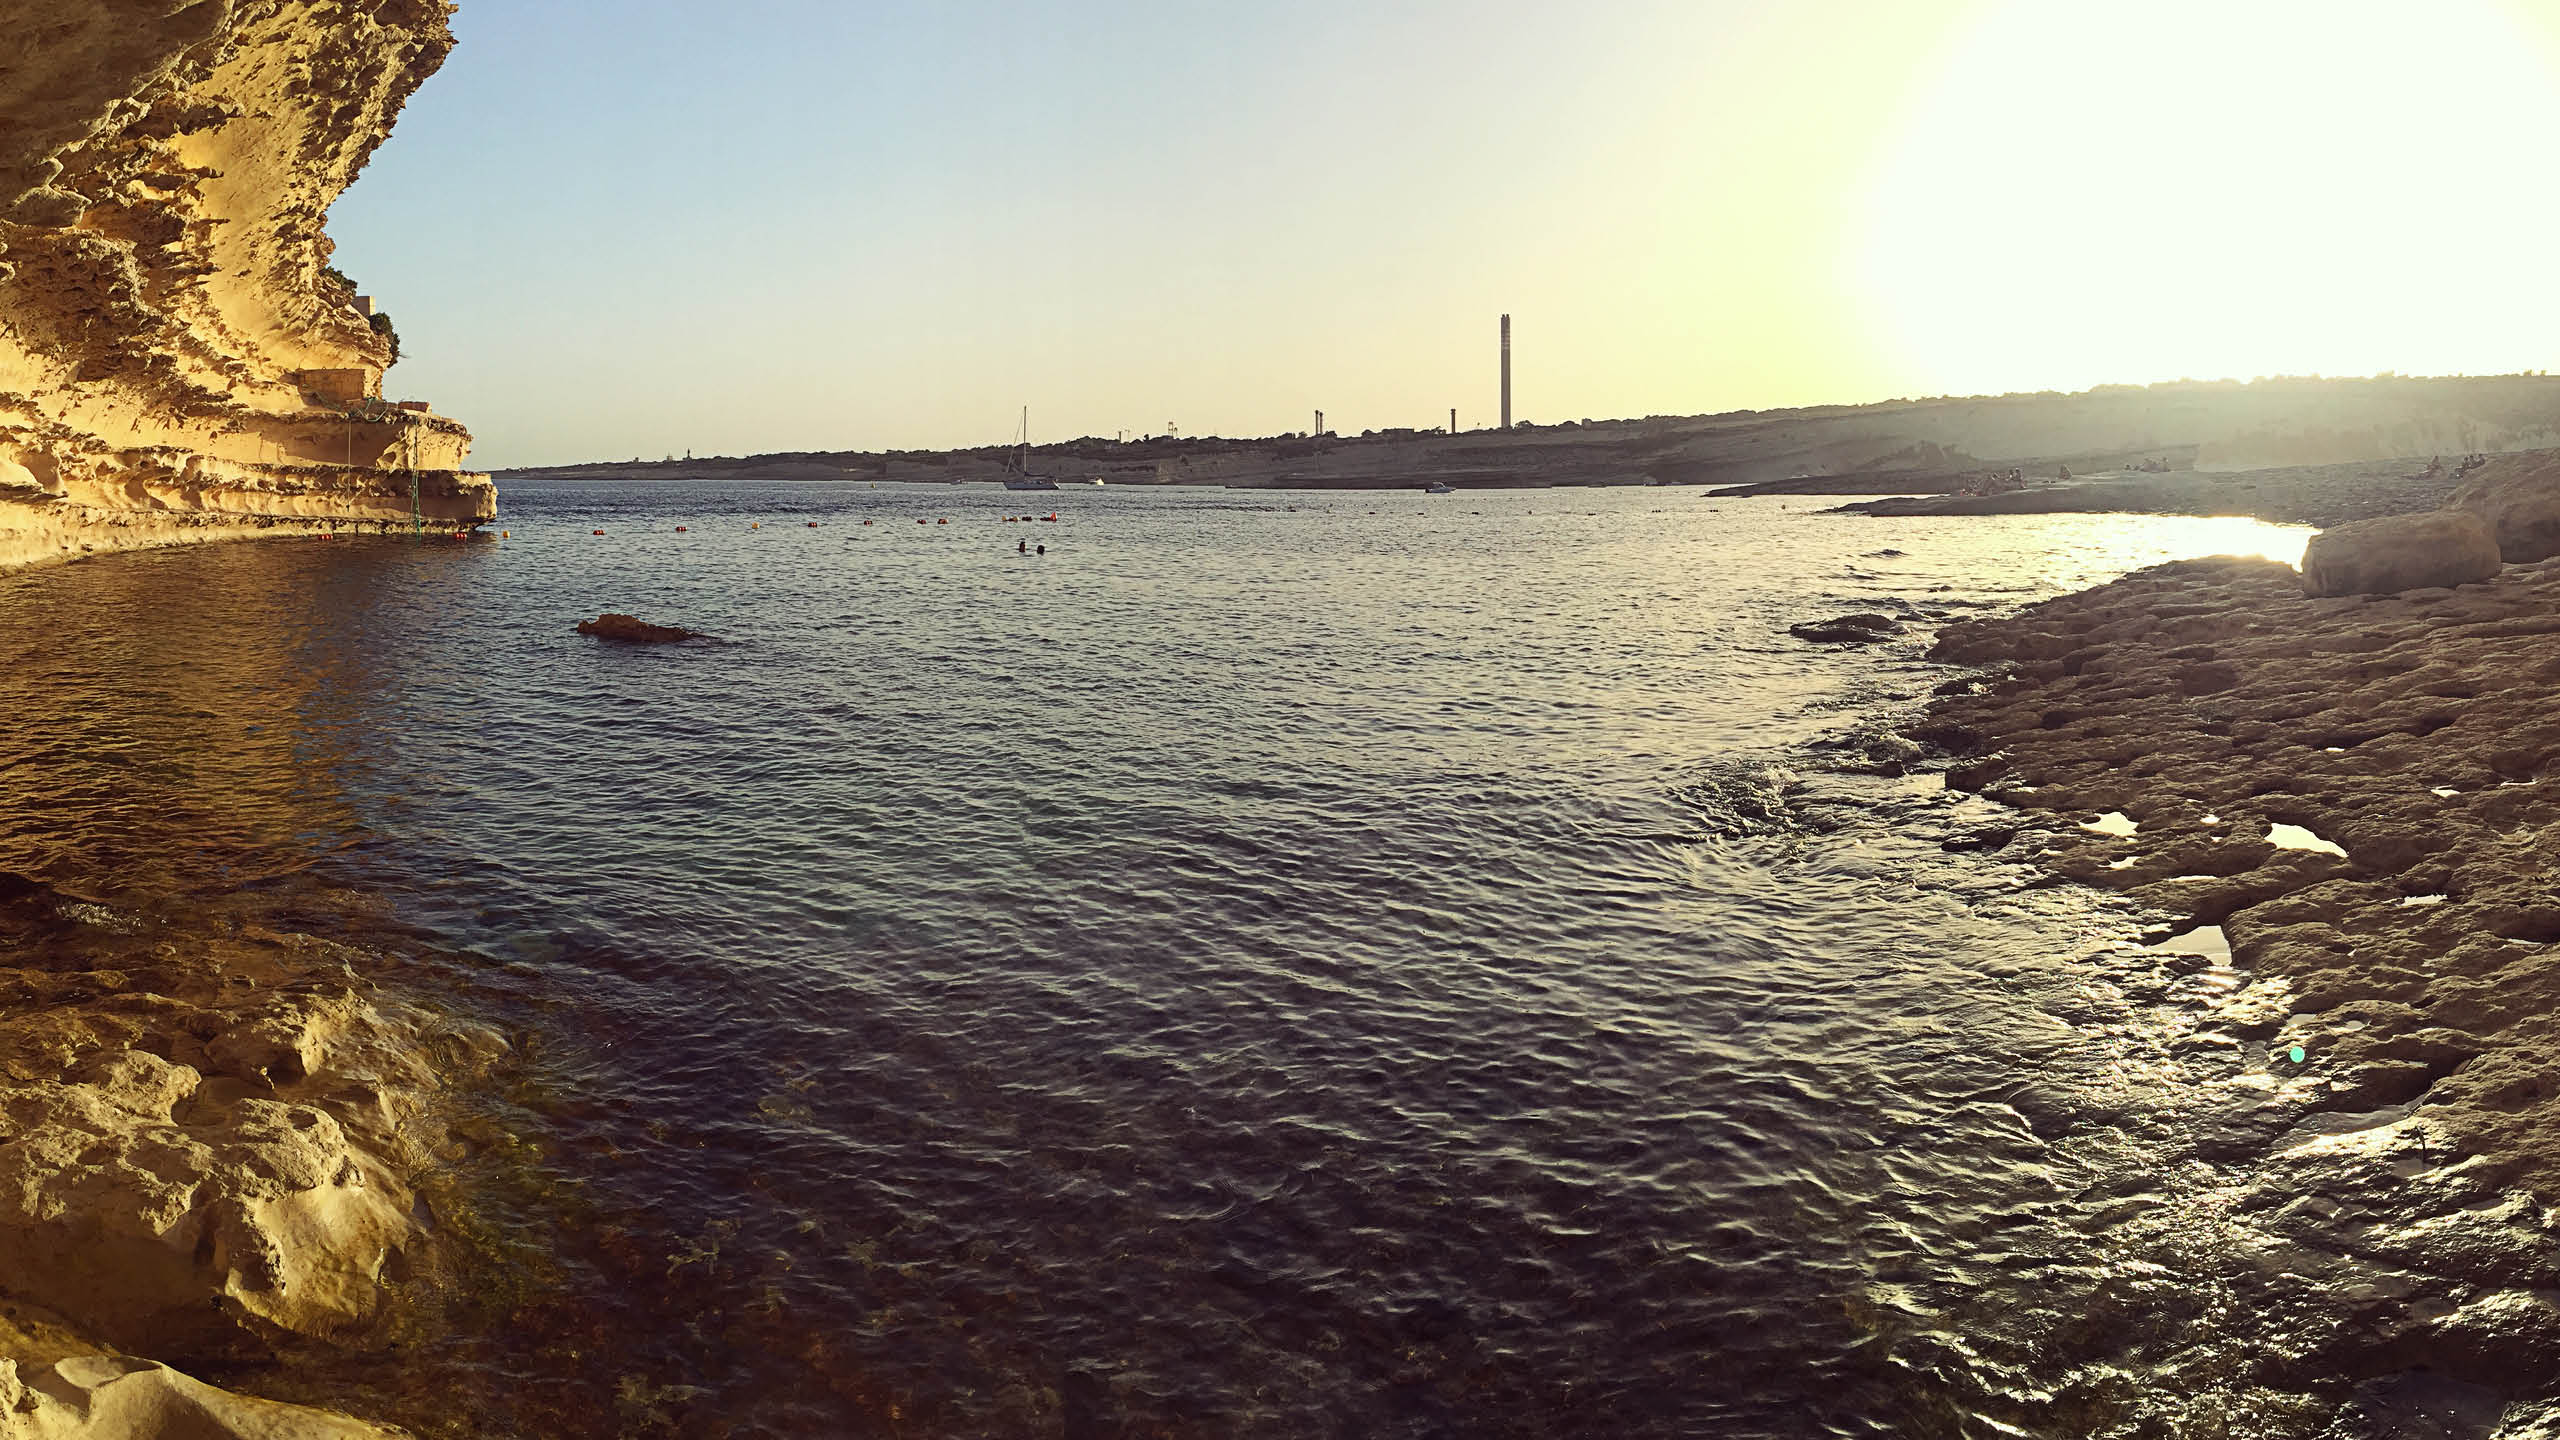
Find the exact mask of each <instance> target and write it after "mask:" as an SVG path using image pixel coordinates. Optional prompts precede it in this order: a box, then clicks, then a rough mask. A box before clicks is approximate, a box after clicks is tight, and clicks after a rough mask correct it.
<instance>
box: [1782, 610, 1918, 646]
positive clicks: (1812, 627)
mask: <svg viewBox="0 0 2560 1440" xmlns="http://www.w3.org/2000/svg"><path fill="white" fill-rule="evenodd" d="M1787 633H1788V634H1790V635H1793V636H1794V637H1796V638H1797V639H1799V640H1811V641H1813V642H1814V643H1816V644H1819V645H1873V644H1875V643H1876V642H1878V641H1880V640H1890V639H1892V638H1893V637H1894V636H1896V635H1899V634H1901V633H1902V622H1900V621H1898V620H1895V619H1894V618H1893V617H1891V616H1889V615H1843V616H1841V617H1840V618H1839V619H1837V620H1807V621H1805V622H1803V623H1802V624H1798V625H1790V626H1788V627H1787Z"/></svg>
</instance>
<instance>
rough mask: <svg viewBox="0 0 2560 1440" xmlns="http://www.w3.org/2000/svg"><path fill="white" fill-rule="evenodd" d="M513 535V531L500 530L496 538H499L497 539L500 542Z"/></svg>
mask: <svg viewBox="0 0 2560 1440" xmlns="http://www.w3.org/2000/svg"><path fill="white" fill-rule="evenodd" d="M514 533H516V532H514V531H513V530H501V531H499V532H498V538H499V539H501V540H504V539H506V538H507V537H508V536H510V535H513V534H514Z"/></svg>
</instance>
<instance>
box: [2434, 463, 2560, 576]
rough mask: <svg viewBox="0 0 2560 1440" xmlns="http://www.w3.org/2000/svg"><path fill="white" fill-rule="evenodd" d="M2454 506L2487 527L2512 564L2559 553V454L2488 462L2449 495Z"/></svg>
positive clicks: (2501, 554) (2531, 561)
mask: <svg viewBox="0 0 2560 1440" xmlns="http://www.w3.org/2000/svg"><path fill="white" fill-rule="evenodd" d="M2453 506H2454V508H2455V509H2457V510H2467V511H2470V512H2471V513H2472V514H2474V515H2477V516H2479V517H2480V518H2481V520H2482V521H2484V522H2485V523H2486V524H2487V525H2488V527H2489V533H2490V534H2491V535H2492V536H2493V537H2495V538H2496V540H2497V542H2498V554H2499V555H2500V557H2502V558H2503V559H2505V561H2506V562H2507V563H2508V564H2510V565H2530V564H2532V563H2533V562H2534V561H2536V560H2548V559H2550V558H2551V557H2552V556H2554V555H2560V450H2533V451H2528V452H2526V453H2524V454H2521V455H2501V456H2499V457H2497V458H2496V459H2494V460H2491V461H2490V462H2489V463H2487V464H2486V465H2483V466H2481V467H2480V468H2479V469H2478V470H2477V471H2474V472H2473V473H2472V476H2471V478H2470V479H2468V480H2465V481H2463V482H2462V488H2461V489H2459V490H2456V491H2454V492H2453Z"/></svg>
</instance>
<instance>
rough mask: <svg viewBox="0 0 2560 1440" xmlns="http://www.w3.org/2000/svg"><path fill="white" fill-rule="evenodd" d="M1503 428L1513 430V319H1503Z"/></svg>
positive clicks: (1506, 317)
mask: <svg viewBox="0 0 2560 1440" xmlns="http://www.w3.org/2000/svg"><path fill="white" fill-rule="evenodd" d="M1502 428H1503V429H1505V430H1508V429H1510V428H1511V317H1510V316H1508V315H1505V316H1503V317H1502Z"/></svg>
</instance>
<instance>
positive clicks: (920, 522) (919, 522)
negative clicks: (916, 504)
mask: <svg viewBox="0 0 2560 1440" xmlns="http://www.w3.org/2000/svg"><path fill="white" fill-rule="evenodd" d="M916 523H917V524H919V525H921V524H923V523H924V522H923V521H921V520H919V521H917V522H916Z"/></svg>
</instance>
